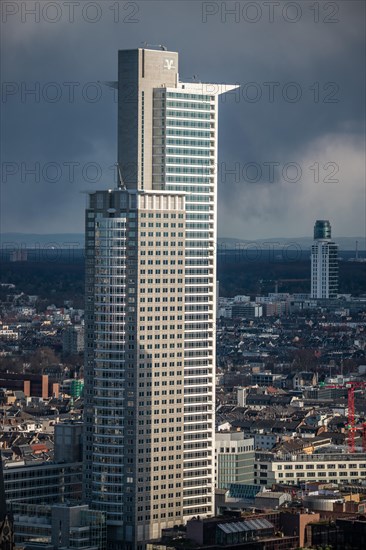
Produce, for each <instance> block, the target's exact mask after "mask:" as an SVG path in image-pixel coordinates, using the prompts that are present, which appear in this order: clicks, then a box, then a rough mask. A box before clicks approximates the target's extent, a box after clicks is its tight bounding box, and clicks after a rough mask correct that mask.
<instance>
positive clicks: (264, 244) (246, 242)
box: [0, 233, 366, 256]
mask: <svg viewBox="0 0 366 550" xmlns="http://www.w3.org/2000/svg"><path fill="white" fill-rule="evenodd" d="M334 240H335V242H336V243H338V245H339V248H340V250H355V248H356V241H358V250H359V253H360V255H362V256H364V255H365V248H366V239H365V237H335V238H334ZM312 242H313V241H312V239H311V237H290V238H283V237H268V238H266V239H253V240H250V239H240V238H235V237H219V238H218V248H219V249H220V248H222V249H231V248H232V249H235V248H238V247H249V246H250V245H252V246H253V245H256V246H259V247H260V248H262V249H272V248H274V249H276V248H278V249H282V248H283V247H284V246H285V245H290V244H292V245H294V244H297V245H298V246H299V247H301V249H302V250H306V249H307V250H310V246H311V244H312ZM71 244H72V246H73V247H75V248H83V247H84V234H83V233H50V234H41V233H3V234H1V235H0V246H1V248H3V249H4V248H6V249H10V248H11V247H12V246H14V247H19V246H23V247H26V248H37V247H38V246H45V245H48V246H49V247H51V246H52V245H56V246H57V247H59V248H63V247H65V248H69V247H70V245H71Z"/></svg>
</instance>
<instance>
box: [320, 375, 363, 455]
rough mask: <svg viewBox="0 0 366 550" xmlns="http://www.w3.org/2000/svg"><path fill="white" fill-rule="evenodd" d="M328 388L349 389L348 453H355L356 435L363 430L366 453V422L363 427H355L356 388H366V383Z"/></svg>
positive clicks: (351, 383) (349, 383)
mask: <svg viewBox="0 0 366 550" xmlns="http://www.w3.org/2000/svg"><path fill="white" fill-rule="evenodd" d="M327 388H343V389H346V388H348V438H347V444H348V452H349V453H354V452H355V450H356V449H355V433H356V431H358V430H362V449H363V451H364V452H366V422H364V423H363V424H362V425H361V426H355V388H366V382H346V383H345V384H344V385H343V386H342V385H340V384H334V385H330V386H327Z"/></svg>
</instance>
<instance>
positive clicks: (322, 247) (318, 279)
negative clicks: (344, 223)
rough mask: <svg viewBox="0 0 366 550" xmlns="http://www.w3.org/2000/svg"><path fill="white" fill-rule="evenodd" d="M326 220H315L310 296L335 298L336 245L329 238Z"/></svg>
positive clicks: (336, 290) (336, 277)
mask: <svg viewBox="0 0 366 550" xmlns="http://www.w3.org/2000/svg"><path fill="white" fill-rule="evenodd" d="M331 236H332V233H331V225H330V223H329V221H328V220H317V221H316V222H315V226H314V244H313V245H312V247H311V297H312V298H317V299H328V298H336V297H337V292H338V245H337V244H336V243H335V242H333V241H332V240H331Z"/></svg>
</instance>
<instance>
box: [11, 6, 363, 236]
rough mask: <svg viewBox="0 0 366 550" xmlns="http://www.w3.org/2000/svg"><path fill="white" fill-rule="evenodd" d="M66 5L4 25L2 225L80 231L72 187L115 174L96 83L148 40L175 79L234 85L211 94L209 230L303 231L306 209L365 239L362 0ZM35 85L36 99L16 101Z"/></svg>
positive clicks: (107, 97)
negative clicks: (215, 116)
mask: <svg viewBox="0 0 366 550" xmlns="http://www.w3.org/2000/svg"><path fill="white" fill-rule="evenodd" d="M8 4H12V5H15V6H16V5H18V4H19V5H20V4H22V3H21V2H19V3H16V2H10V3H8ZM31 4H37V2H31V1H29V2H27V6H28V7H29V6H30V5H31ZM49 4H50V5H51V3H49ZM64 4H65V3H63V2H59V6H60V9H62V13H61V15H62V17H61V18H60V20H59V21H57V22H55V23H51V22H49V21H48V20H47V17H48V19H52V18H55V17H56V15H57V14H56V12H52V6H51V7H50V8H49V9H50V11H49V12H48V14H47V13H46V14H45V17H43V18H42V13H41V14H40V21H39V22H37V23H36V22H34V20H33V19H34V17H33V18H32V17H28V16H26V15H24V14H23V16H24V17H23V19H24V22H22V14H21V13H20V12H19V13H17V14H14V15H7V17H6V22H4V23H3V24H2V30H3V38H2V41H3V48H2V51H3V53H2V82H3V92H4V91H5V92H6V93H7V95H6V96H5V98H3V103H2V111H3V118H2V136H3V138H5V139H6V146H4V147H3V151H2V163H3V177H2V207H1V208H2V210H1V211H2V231H29V232H69V231H70V232H71V231H79V230H82V228H83V208H84V205H85V198H84V196H83V195H82V194H81V191H83V190H88V189H95V188H97V187H107V186H111V185H113V181H114V171H113V169H112V167H113V164H114V162H115V159H116V116H117V109H116V102H115V97H114V94H113V92H112V90H110V89H109V88H107V87H104V86H101V85H99V84H98V82H97V81H109V80H115V79H116V78H117V50H118V49H123V48H134V47H140V46H141V44H142V42H144V41H147V42H149V43H151V44H161V43H162V44H166V45H167V46H168V48H169V49H170V50H176V51H179V52H180V77H181V79H182V80H184V79H189V78H191V77H192V76H193V75H198V78H199V79H201V80H202V81H203V82H227V83H233V84H235V83H237V84H240V85H241V89H240V91H239V92H236V93H231V94H229V95H228V96H227V98H226V100H225V101H220V109H221V110H220V113H221V114H220V131H219V146H220V147H219V167H218V169H219V174H218V181H219V233H220V234H221V235H225V236H236V237H242V238H257V237H265V236H270V235H271V234H272V235H274V236H285V235H294V236H296V235H305V234H310V233H311V228H312V225H313V221H314V219H315V218H316V217H321V218H328V217H329V218H330V219H331V220H332V225H333V227H334V230H335V233H337V234H338V235H340V234H344V235H347V234H348V235H355V234H363V233H364V227H365V208H364V204H365V188H364V162H363V158H364V157H363V155H364V153H363V151H364V140H363V127H364V107H363V106H364V99H365V84H364V70H365V69H364V66H365V58H364V51H365V50H364V39H365V28H364V20H365V19H364V9H365V5H364V3H363V2H357V1H356V2H352V1H351V2H350V1H347V2H346V1H343V2H342V1H341V2H330V3H329V2H328V3H322V2H319V3H317V2H315V3H311V5H312V6H314V7H313V8H312V10H311V9H310V8H309V3H307V2H292V3H289V2H280V4H279V6H277V3H276V2H272V3H268V2H267V3H263V2H251V3H248V2H239V3H238V2H226V3H225V2H224V3H222V2H206V3H205V2H203V3H202V2H185V3H180V2H137V3H134V2H130V3H129V4H128V3H126V2H120V3H119V4H118V6H119V12H118V13H116V7H115V6H116V5H117V3H116V2H109V1H108V0H106V1H104V2H99V3H98V2H94V3H92V2H89V3H88V2H80V3H79V5H78V7H77V6H76V5H75V13H74V22H70V17H69V16H68V13H67V12H66V11H65V9H66V7H65V5H64ZM88 4H89V8H88V11H86V12H85V13H84V17H83V16H82V13H81V9H82V7H85V6H86V5H88ZM92 4H96V5H97V6H99V9H100V11H101V13H99V15H101V16H100V18H99V20H98V21H96V22H95V23H91V22H90V21H89V20H88V18H89V19H93V17H95V18H97V17H98V13H97V11H95V12H93V6H92ZM249 4H251V6H250V5H249ZM43 5H44V3H43ZM238 5H239V12H236V13H234V14H230V13H229V11H230V10H232V9H234V11H235V9H237V6H238ZM271 5H272V8H271V9H273V10H274V11H273V12H272V13H271V14H270V12H269V9H270V6H271ZM325 5H327V6H328V7H327V8H325V7H324V6H325ZM329 5H330V7H329ZM222 6H224V8H223V7H222ZM248 6H249V7H248ZM317 6H318V7H317ZM111 8H113V9H111ZM3 9H4V8H3ZM9 9H10V11H11V8H9ZM225 9H226V11H225ZM296 9H300V12H301V13H300V12H299V13H300V16H299V13H296ZM316 9H318V12H316ZM228 10H229V11H228ZM245 10H247V11H245ZM255 10H257V14H256V12H255ZM314 10H315V11H314ZM55 14H56V15H55ZM256 15H257V17H258V20H257V22H253V19H255V18H256ZM85 16H86V17H85ZM272 16H273V17H272ZM298 16H299V18H298V20H297V21H294V22H291V20H294V19H296V18H297V17H298ZM271 17H272V19H271ZM115 18H116V19H117V20H118V21H117V22H115V21H114V19H115ZM3 19H4V13H3ZM132 20H134V21H135V22H132ZM250 20H252V22H250ZM205 21H206V22H205ZM37 82H38V83H39V84H38V86H39V88H38V89H36V93H37V94H39V102H36V101H35V100H34V99H32V96H31V95H25V94H26V89H25V87H26V86H28V88H30V86H32V85H33V86H34V83H37ZM4 83H9V84H7V88H5V89H4ZM52 83H53V85H52ZM78 83H79V84H78ZM5 85H6V84H5ZM12 85H13V88H12V87H11V86H12ZM60 93H61V96H60V97H59V98H57V99H55V101H52V98H54V97H56V96H57V94H60ZM12 94H13V95H12ZM98 94H100V96H101V97H98ZM4 111H5V112H4ZM4 162H5V163H8V164H6V165H5V174H4ZM22 163H23V164H22ZM37 163H38V164H37ZM93 163H95V165H96V166H94V164H93ZM98 167H99V168H98ZM30 168H33V169H35V170H36V173H35V174H30V173H27V172H26V170H27V169H30ZM299 169H300V179H297V175H298V174H297V173H296V170H297V171H299ZM98 170H99V171H98ZM270 170H273V174H272V173H271V172H270ZM335 172H336V173H335ZM333 174H335V175H334V176H333V177H332V175H333ZM38 176H39V178H38ZM272 176H273V177H272ZM38 179H39V181H37V180H38ZM94 180H96V181H94Z"/></svg>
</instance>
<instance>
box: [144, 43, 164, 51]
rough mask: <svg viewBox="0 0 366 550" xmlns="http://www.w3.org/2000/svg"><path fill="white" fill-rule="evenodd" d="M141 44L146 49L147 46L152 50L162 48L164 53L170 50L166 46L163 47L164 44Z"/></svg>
mask: <svg viewBox="0 0 366 550" xmlns="http://www.w3.org/2000/svg"><path fill="white" fill-rule="evenodd" d="M141 44H142V45H143V47H144V48H146V47H147V46H150V47H151V48H160V49H161V50H162V51H163V52H166V51H167V49H168V48H167V47H166V46H163V45H162V44H148V43H147V42H141Z"/></svg>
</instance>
